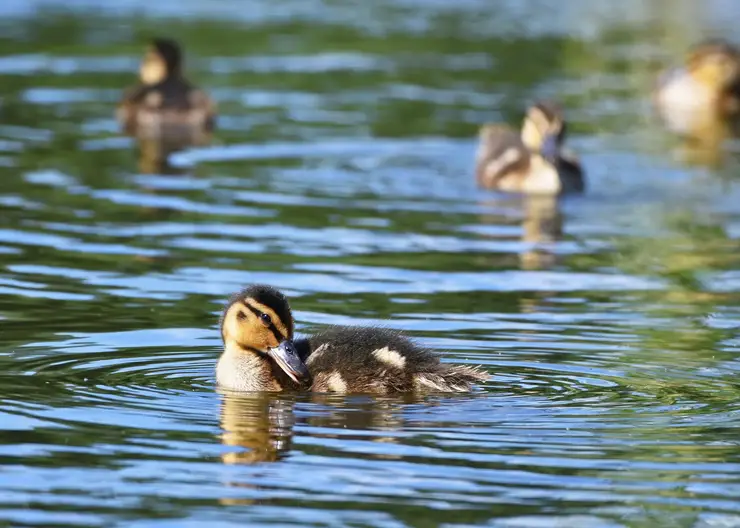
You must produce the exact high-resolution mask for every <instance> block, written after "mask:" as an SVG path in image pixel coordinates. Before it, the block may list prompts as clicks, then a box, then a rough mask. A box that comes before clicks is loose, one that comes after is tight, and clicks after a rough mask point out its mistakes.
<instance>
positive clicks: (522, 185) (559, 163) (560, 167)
mask: <svg viewBox="0 0 740 528" xmlns="http://www.w3.org/2000/svg"><path fill="white" fill-rule="evenodd" d="M565 137H566V123H565V118H564V116H563V112H562V109H561V108H560V107H559V106H558V105H557V104H555V103H553V102H539V103H537V104H535V105H533V106H532V107H530V108H529V109H528V110H527V114H526V116H525V118H524V123H523V126H522V130H521V133H517V132H515V131H514V130H512V129H511V128H509V127H507V126H505V125H498V124H488V125H484V126H482V127H481V129H480V143H479V146H478V153H477V156H476V178H477V181H478V185H480V186H481V187H486V188H489V189H497V190H500V191H506V192H519V193H531V194H561V193H568V192H581V191H583V189H584V181H583V170H582V169H581V165H580V162H579V161H578V159H577V158H576V157H575V155H573V154H572V153H570V152H569V151H567V150H566V149H565V148H564V142H565Z"/></svg>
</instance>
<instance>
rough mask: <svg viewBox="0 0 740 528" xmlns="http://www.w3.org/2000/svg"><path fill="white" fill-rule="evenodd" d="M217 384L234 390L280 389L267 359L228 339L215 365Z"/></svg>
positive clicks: (280, 386) (281, 388)
mask: <svg viewBox="0 0 740 528" xmlns="http://www.w3.org/2000/svg"><path fill="white" fill-rule="evenodd" d="M216 382H217V383H218V385H219V386H221V387H223V388H225V389H230V390H236V391H255V392H256V391H282V390H283V387H282V385H281V384H280V383H279V382H278V380H277V379H276V377H275V376H274V374H273V370H272V366H271V365H270V363H269V361H268V360H266V359H264V358H262V357H260V356H259V355H257V354H256V353H254V352H251V351H249V350H245V349H244V348H242V347H241V346H239V344H238V343H236V342H234V341H229V342H227V343H226V344H225V346H224V352H223V354H221V357H220V358H219V360H218V364H217V365H216Z"/></svg>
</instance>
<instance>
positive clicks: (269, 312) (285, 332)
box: [244, 297, 293, 339]
mask: <svg viewBox="0 0 740 528" xmlns="http://www.w3.org/2000/svg"><path fill="white" fill-rule="evenodd" d="M244 302H245V303H246V304H248V305H249V306H251V307H252V308H254V309H255V310H259V311H260V312H262V313H264V314H267V315H269V316H270V319H271V320H272V324H274V325H275V328H277V329H278V331H279V332H280V333H281V334H282V335H283V338H287V339H291V338H292V337H293V333H292V332H288V329H287V328H286V326H285V323H284V322H283V321H282V320H281V319H280V317H278V315H277V314H276V313H275V311H274V310H273V309H272V308H270V307H269V306H267V305H265V304H262V303H259V302H257V301H256V300H254V299H252V298H251V297H247V298H246V299H244ZM250 312H251V310H250ZM252 315H253V316H254V314H252ZM254 317H255V318H256V316H254ZM260 324H262V323H260Z"/></svg>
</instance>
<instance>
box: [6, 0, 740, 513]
mask: <svg viewBox="0 0 740 528" xmlns="http://www.w3.org/2000/svg"><path fill="white" fill-rule="evenodd" d="M739 17H740V4H738V3H737V2H736V1H733V0H706V1H704V2H697V1H693V0H682V1H679V0H650V1H645V0H628V1H623V2H619V3H617V2H587V1H585V0H569V1H568V0H529V1H519V0H517V1H513V0H511V1H508V0H497V1H495V2H491V1H484V0H458V1H455V2H443V1H435V0H378V1H375V2H360V1H334V0H300V1H297V0H285V1H281V2H274V1H267V0H254V1H241V2H235V1H234V2H230V1H224V0H209V1H204V0H203V1H198V0H183V1H177V2H175V1H166V0H159V1H157V2H151V1H125V0H119V1H117V2H107V3H104V4H101V3H100V2H92V1H74V0H69V1H65V2H50V1H45V2H33V1H21V0H5V1H4V2H2V5H1V6H0V26H2V30H1V31H0V35H2V36H1V37H0V211H1V214H0V468H2V469H1V470H0V525H5V524H7V525H8V526H42V525H43V526H72V525H74V526H119V525H120V526H150V525H172V526H186V525H189V524H190V523H195V522H206V523H210V524H211V525H214V526H216V525H218V526H229V525H235V526H236V525H240V526H241V525H245V524H250V523H251V524H255V525H272V524H279V525H283V526H285V525H296V526H306V525H316V526H350V525H351V526H383V527H396V526H471V525H478V524H487V525H489V526H506V527H509V526H512V527H513V526H562V525H564V524H566V523H567V524H568V525H569V526H571V527H574V526H589V527H592V526H608V527H614V526H629V527H637V526H648V525H650V526H653V527H656V526H696V527H700V526H707V527H708V526H740V501H738V500H737V499H738V496H739V495H740V478H739V477H738V475H740V446H739V445H738V440H737V439H738V438H740V434H739V433H740V405H739V404H738V402H739V401H740V399H739V396H740V384H738V381H737V379H738V373H740V357H739V356H738V345H739V344H740V342H739V340H738V332H737V329H738V325H739V324H740V296H738V290H739V289H740V272H738V261H739V260H740V252H738V249H739V248H738V237H739V236H740V205H739V204H740V191H739V190H738V174H739V171H740V163H739V161H738V157H737V153H738V148H737V145H736V144H735V143H734V142H733V141H727V142H724V143H722V144H721V145H710V146H709V147H706V146H701V148H694V147H695V146H692V145H687V144H685V143H684V142H681V141H679V140H678V139H677V138H675V137H673V136H672V135H670V134H668V133H667V132H666V131H665V130H664V129H663V128H662V127H661V126H660V124H659V123H658V122H657V120H656V119H655V117H654V115H653V113H652V111H651V106H650V90H651V88H652V87H653V85H654V82H655V78H656V75H657V73H658V72H659V71H660V70H661V69H662V68H663V67H665V66H666V65H670V64H673V63H676V62H677V61H679V62H680V60H681V57H682V56H683V53H684V51H685V50H686V48H687V47H688V46H689V45H691V44H692V43H694V42H695V41H697V40H699V39H701V38H705V37H726V38H730V39H732V38H733V37H734V36H735V34H736V33H737V27H738V20H740V18H739ZM157 36H167V37H171V38H175V39H177V40H178V41H179V42H180V43H181V44H182V45H183V48H184V50H185V57H186V71H187V75H188V77H189V78H190V79H191V80H192V81H193V82H194V83H196V84H197V85H198V86H200V87H202V88H203V89H205V90H206V91H207V92H208V93H209V94H210V95H211V96H212V97H213V99H214V100H215V101H216V102H217V104H218V108H219V118H218V122H217V130H216V132H215V134H214V138H213V141H212V142H211V144H209V145H204V146H199V147H195V148H189V149H186V150H183V151H181V152H177V153H174V154H173V155H172V156H170V157H169V159H168V160H167V163H165V164H152V163H149V161H150V160H149V158H148V157H147V155H146V153H147V146H145V145H138V144H137V143H136V141H135V140H133V139H131V138H128V137H126V136H124V135H122V134H121V133H120V131H119V128H118V124H117V123H116V121H115V118H114V108H115V105H116V103H117V102H118V101H119V99H120V97H121V95H122V94H123V91H124V89H125V88H126V87H128V86H130V85H132V84H134V83H135V81H136V72H137V69H138V65H139V62H140V60H141V56H142V54H143V53H144V50H145V46H146V44H147V42H148V41H149V39H151V38H152V37H157ZM543 97H546V98H555V99H557V100H559V101H560V102H561V103H562V105H563V106H564V108H565V111H566V116H567V118H568V120H569V133H570V137H569V145H570V147H571V148H572V149H573V150H574V151H576V152H577V153H578V154H579V155H580V157H581V161H582V163H583V166H584V168H585V171H586V178H587V190H586V193H585V194H584V195H582V196H574V197H568V198H565V199H562V200H555V199H533V198H530V199H527V198H522V197H519V196H506V195H502V194H497V193H494V192H490V191H484V190H479V189H477V188H476V185H475V179H474V175H473V168H474V156H475V147H476V142H477V130H478V127H479V126H480V124H482V123H484V122H488V121H500V122H505V123H508V124H510V125H512V126H518V125H519V123H520V122H521V119H522V116H523V114H524V110H525V108H526V107H527V105H528V104H530V103H532V102H533V101H534V100H536V99H539V98H543ZM254 281H260V282H266V283H270V284H273V285H275V286H277V287H279V288H281V289H283V290H284V291H285V292H286V293H287V294H288V295H289V296H290V297H291V299H292V301H291V302H292V306H293V309H294V312H295V316H296V319H297V323H298V330H299V331H300V332H310V331H313V330H315V329H317V328H320V327H321V326H322V325H326V324H334V323H340V324H385V325H387V326H391V327H393V328H399V329H402V330H405V331H406V332H407V333H409V334H410V335H412V336H414V337H415V338H417V339H419V340H420V341H421V342H422V343H424V344H425V345H427V346H429V347H431V348H433V349H435V350H438V351H439V352H440V353H441V354H443V356H444V358H445V361H450V362H455V363H471V364H480V365H483V366H484V367H485V368H487V369H488V370H489V371H490V372H491V374H492V381H491V383H490V384H488V385H487V386H486V387H484V388H483V389H482V390H481V391H479V392H478V393H475V394H472V395H469V396H466V397H456V398H442V397H437V396H430V397H428V398H424V399H422V400H418V401H410V400H404V401H400V400H396V399H393V398H375V399H371V398H363V397H322V398H318V397H310V396H305V395H279V396H275V395H273V396H269V395H263V396H242V397H235V396H229V395H223V394H219V393H218V391H216V390H215V389H214V386H213V369H214V365H215V361H216V358H217V356H218V354H219V347H220V339H219V336H218V330H217V318H218V314H219V312H220V309H221V306H222V304H223V302H224V301H225V299H226V298H227V297H228V295H229V294H230V293H231V292H233V291H235V290H237V289H239V288H240V287H241V286H242V285H244V284H247V283H249V282H254ZM388 319H390V320H388Z"/></svg>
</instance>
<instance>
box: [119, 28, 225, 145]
mask: <svg viewBox="0 0 740 528" xmlns="http://www.w3.org/2000/svg"><path fill="white" fill-rule="evenodd" d="M139 78H140V83H139V84H138V85H137V86H134V87H133V88H131V89H129V90H128V91H127V92H126V94H125V95H124V97H123V99H122V101H121V102H120V103H119V105H118V109H117V111H116V117H117V118H118V121H119V123H121V126H122V128H123V129H124V131H125V132H126V133H129V134H132V135H138V136H142V135H143V136H147V137H162V136H169V137H170V138H171V137H182V140H183V141H185V140H191V141H197V139H198V138H199V136H200V135H201V134H204V133H207V132H210V131H211V130H213V127H214V124H215V116H216V107H215V105H214V103H213V101H212V100H211V99H210V98H209V97H208V95H206V93H205V92H203V91H202V90H199V89H198V88H196V87H195V86H193V85H192V84H190V82H188V81H187V79H185V77H184V76H183V54H182V51H181V49H180V46H179V45H178V44H177V42H175V41H174V40H170V39H159V38H158V39H154V40H152V42H151V44H150V46H149V48H148V49H147V51H146V54H145V55H144V59H143V60H142V62H141V67H140V69H139Z"/></svg>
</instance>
